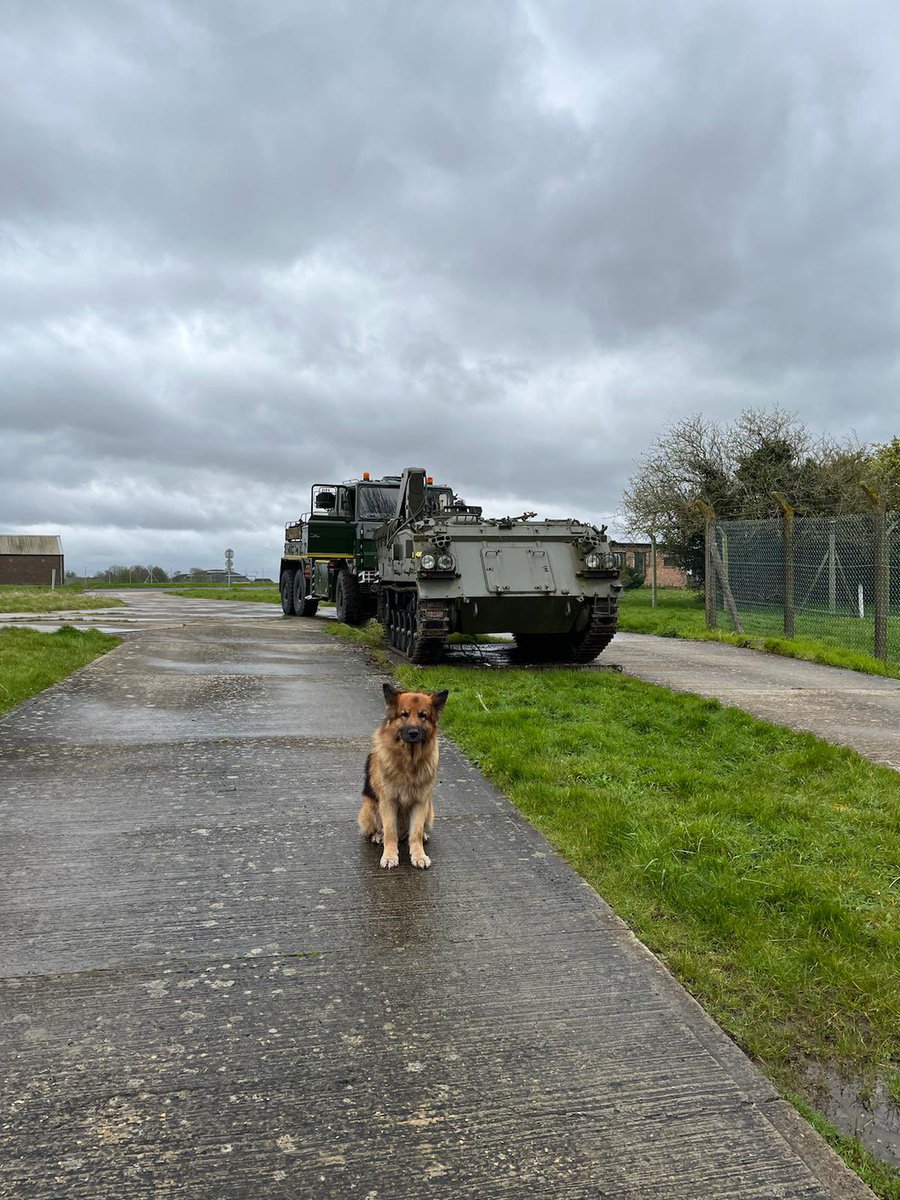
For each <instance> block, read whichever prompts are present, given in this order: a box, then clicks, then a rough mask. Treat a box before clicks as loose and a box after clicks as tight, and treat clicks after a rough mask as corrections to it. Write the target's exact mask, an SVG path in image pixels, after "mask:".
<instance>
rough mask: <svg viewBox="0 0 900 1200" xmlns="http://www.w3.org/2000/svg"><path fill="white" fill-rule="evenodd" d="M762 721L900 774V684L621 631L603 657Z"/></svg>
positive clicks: (628, 670)
mask: <svg viewBox="0 0 900 1200" xmlns="http://www.w3.org/2000/svg"><path fill="white" fill-rule="evenodd" d="M597 662H598V664H600V665H603V666H612V665H615V666H618V667H620V668H621V669H622V670H623V671H624V672H625V673H626V674H628V675H634V676H636V677H637V678H638V679H645V680H647V681H648V682H650V683H659V684H662V685H663V686H665V687H669V688H675V689H676V690H677V691H681V692H696V693H698V694H699V695H701V696H711V697H714V698H715V699H717V700H721V701H722V703H723V704H730V705H734V707H736V708H743V709H744V710H745V711H746V712H749V713H752V714H753V715H754V716H755V717H761V718H762V719H763V720H766V721H772V722H773V723H774V724H776V725H786V726H787V727H788V728H789V729H799V730H808V731H809V732H810V733H815V734H818V736H819V737H822V738H825V739H826V740H827V741H829V742H834V743H836V744H837V745H839V746H850V747H851V748H852V749H854V750H858V751H859V753H860V754H864V755H865V756H866V757H867V758H870V759H872V761H873V762H877V763H882V764H884V765H885V766H888V767H893V768H894V769H895V770H900V679H884V678H881V677H880V676H877V675H863V674H861V673H860V672H859V671H845V670H841V669H839V668H837V667H820V666H818V665H817V664H816V663H808V662H800V661H799V660H797V659H794V658H779V657H778V656H777V655H774V654H761V653H760V652H759V651H756V650H742V649H740V648H739V647H737V646H728V645H725V644H724V643H722V642H688V641H682V640H680V639H678V638H660V637H650V636H648V635H646V634H639V633H617V634H616V637H615V639H614V641H613V643H612V645H610V646H609V647H608V648H607V649H606V650H605V651H604V653H603V654H602V655H601V656H600V658H599V659H598V660H597Z"/></svg>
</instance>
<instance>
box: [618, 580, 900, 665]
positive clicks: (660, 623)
mask: <svg viewBox="0 0 900 1200" xmlns="http://www.w3.org/2000/svg"><path fill="white" fill-rule="evenodd" d="M657 601H658V603H657V606H656V608H651V606H650V589H649V588H631V589H629V590H628V591H627V592H623V594H622V597H621V599H620V601H619V628H620V629H621V630H623V631H624V632H626V633H652V634H655V635H656V636H657V637H680V638H690V639H692V640H694V641H701V642H726V643H728V644H729V645H731V646H743V647H745V648H746V649H748V650H762V651H764V652H765V653H768V654H779V655H781V656H782V657H784V658H799V659H803V660H804V661H806V662H815V663H821V664H822V665H824V666H829V667H846V668H847V669H848V670H851V671H862V672H863V673H865V674H867V675H883V676H886V677H887V678H891V679H900V662H896V661H895V662H883V661H882V660H881V659H880V658H875V657H873V656H872V655H871V654H867V653H865V652H864V651H863V650H861V649H855V648H853V646H852V642H853V641H854V640H856V639H857V638H858V637H859V636H860V634H861V633H863V634H865V636H868V633H869V632H871V628H872V625H871V621H869V622H860V621H858V620H857V621H856V622H855V623H854V622H853V621H852V619H851V618H840V619H837V618H836V619H835V621H834V623H833V626H830V627H829V629H830V630H831V631H830V632H828V631H827V630H826V631H824V632H823V630H822V629H821V628H819V627H818V626H816V625H814V624H813V623H812V622H811V621H810V620H809V619H808V618H804V617H803V616H802V615H798V617H797V620H796V628H797V631H798V635H799V636H797V637H794V638H785V637H783V636H782V635H781V634H780V632H779V630H780V628H781V626H780V617H779V615H778V614H777V613H775V612H770V613H765V614H763V613H757V614H754V615H753V616H751V617H748V618H747V622H746V623H747V624H748V628H749V626H751V625H752V626H754V627H755V628H749V631H748V632H746V633H733V632H729V631H728V630H725V629H707V628H706V622H705V618H704V611H703V598H702V596H699V597H698V595H697V593H696V592H693V591H686V590H684V589H676V588H660V589H659V590H658V592H657ZM725 619H726V620H727V619H728V618H725ZM896 624H897V626H898V629H900V622H896ZM804 630H806V632H804ZM845 641H849V642H850V643H851V645H846V644H843V643H844V642H845ZM896 644H897V646H898V647H900V639H897V643H896Z"/></svg>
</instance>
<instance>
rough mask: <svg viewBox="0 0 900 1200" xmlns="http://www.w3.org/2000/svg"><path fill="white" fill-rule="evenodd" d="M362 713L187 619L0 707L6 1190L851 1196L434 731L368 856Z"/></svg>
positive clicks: (705, 1022) (752, 1074) (658, 970)
mask: <svg viewBox="0 0 900 1200" xmlns="http://www.w3.org/2000/svg"><path fill="white" fill-rule="evenodd" d="M219 612H220V610H219V609H218V607H217V608H216V610H215V613H216V614H218V613H219ZM250 668H252V670H251V669H250ZM451 703H452V697H451ZM381 713H382V703H381V680H380V677H378V676H377V675H376V674H375V673H374V672H373V671H372V669H371V668H370V667H369V666H368V665H367V662H366V659H365V657H364V655H363V654H362V653H360V652H359V651H356V650H353V649H351V648H349V647H347V646H345V645H344V644H342V643H340V642H337V641H335V640H334V639H332V638H330V637H328V636H327V634H325V633H324V632H323V629H322V625H321V623H320V622H318V621H302V620H298V621H285V620H282V619H280V618H278V619H274V620H273V619H272V618H271V617H269V616H266V617H264V618H263V619H246V618H244V617H243V616H241V617H239V618H237V619H235V620H231V621H228V620H224V619H221V618H220V617H219V616H216V615H215V614H213V615H209V614H208V613H207V615H206V616H205V619H203V620H200V619H198V620H197V621H196V622H193V623H186V624H183V625H180V624H177V625H171V626H168V627H165V626H157V627H152V626H148V627H146V628H144V629H143V630H142V631H141V632H139V633H136V634H135V635H134V636H133V637H131V638H129V639H128V640H127V641H126V642H125V643H124V644H123V645H122V646H120V647H119V648H118V649H116V650H115V651H113V652H112V653H111V654H110V655H108V656H106V657H105V658H103V659H100V660H97V661H96V662H94V663H93V664H91V665H90V666H89V667H87V668H85V669H84V670H83V671H81V672H79V673H77V674H76V675H74V676H72V677H70V678H69V679H68V680H66V681H64V682H63V683H62V684H60V685H58V686H57V687H55V688H53V689H51V690H50V691H49V692H46V693H43V694H42V695H40V696H38V697H36V698H35V699H34V700H32V701H30V702H29V703H27V704H25V705H23V706H21V707H20V708H18V709H16V710H14V711H13V712H11V713H10V714H8V715H7V716H6V717H5V718H4V719H3V720H2V721H0V817H2V822H3V829H4V835H5V836H4V838H3V840H2V842H0V895H2V901H0V945H2V947H3V951H2V970H0V1092H2V1114H3V1115H2V1117H0V1195H3V1196H4V1197H5V1196H9V1197H16V1198H18V1197H22V1198H32V1197H34V1198H37V1197H40V1198H44V1197H61V1196H65V1197H76V1198H77V1197H85V1198H87V1197H90V1198H92V1200H93V1198H98V1197H110V1198H112V1197H116V1198H117V1200H118V1198H119V1197H122V1196H128V1197H137V1196H148V1197H150V1196H152V1197H169V1196H171V1197H216V1198H226V1197H234V1198H241V1200H245V1198H246V1197H254V1198H256V1197H288V1196H290V1197H296V1196H303V1197H326V1196H327V1197H338V1196H341V1197H343V1196H349V1197H362V1198H365V1200H377V1198H382V1197H413V1198H415V1197H425V1196H433V1195H442V1196H448V1197H473V1198H474V1197H495V1196H496V1197H501V1196H508V1197H525V1196H531V1195H533V1194H535V1193H538V1192H542V1193H544V1194H546V1195H548V1196H553V1197H567V1198H568V1197H571V1198H575V1197H579V1198H580V1197H584V1198H587V1197H591V1198H595V1200H596V1198H603V1197H609V1198H610V1200H612V1198H616V1200H631V1198H634V1200H637V1198H641V1200H645V1198H649V1197H661V1196H665V1197H667V1198H674V1200H679V1198H684V1200H697V1198H699V1197H709V1198H711V1200H715V1198H718V1197H734V1198H750V1197H754V1198H759V1200H764V1198H765V1200H769V1198H775V1197H784V1198H787V1197H792V1198H801V1197H802V1198H809V1200H813V1198H815V1200H820V1198H824V1197H863V1196H869V1195H870V1193H869V1192H868V1191H867V1189H865V1188H864V1187H863V1185H862V1184H861V1183H860V1182H859V1181H858V1180H857V1179H856V1177H855V1176H853V1175H851V1174H850V1173H849V1172H848V1171H847V1170H846V1169H845V1168H844V1167H843V1165H842V1164H841V1163H840V1162H839V1160H838V1159H837V1158H836V1157H835V1156H834V1155H832V1153H831V1152H830V1150H829V1149H828V1148H827V1146H825V1144H824V1143H823V1142H822V1141H821V1140H820V1139H819V1138H818V1136H817V1135H815V1134H814V1133H813V1132H812V1131H811V1130H810V1129H809V1127H808V1126H806V1124H805V1123H804V1122H803V1121H801V1120H800V1118H799V1117H798V1116H797V1115H796V1114H795V1113H794V1110H793V1109H792V1108H791V1107H790V1106H789V1105H788V1104H786V1103H785V1102H783V1101H781V1100H780V1099H779V1098H778V1097H777V1095H776V1094H775V1092H774V1091H773V1089H772V1088H771V1086H770V1085H769V1084H768V1083H767V1082H766V1080H765V1079H764V1078H763V1077H762V1076H761V1075H760V1074H759V1073H758V1072H757V1071H756V1070H755V1069H754V1068H753V1067H752V1065H751V1064H750V1063H749V1062H748V1061H747V1060H746V1059H745V1058H744V1056H743V1055H742V1054H740V1053H739V1051H738V1050H737V1049H736V1048H735V1047H734V1046H733V1045H732V1043H731V1042H730V1041H729V1040H728V1038H726V1037H725V1036H724V1034H722V1033H721V1031H720V1030H719V1029H718V1028H717V1027H716V1026H715V1025H714V1024H713V1023H712V1022H711V1021H710V1020H709V1018H708V1017H707V1016H706V1015H705V1014H704V1013H703V1012H702V1010H701V1009H700V1008H699V1007H698V1006H697V1005H696V1004H695V1003H694V1002H693V1001H692V1000H691V999H690V998H689V997H688V996H687V994H686V993H685V992H684V991H682V989H681V988H680V987H678V985H677V984H675V982H674V981H673V980H672V979H671V977H670V976H669V975H668V974H667V972H666V971H665V970H664V969H663V968H662V967H661V966H660V964H659V963H658V962H657V961H656V960H655V959H654V958H653V957H652V956H651V955H650V954H649V953H648V952H647V951H646V950H645V949H644V947H643V946H642V945H641V944H640V943H639V942H637V940H636V939H635V938H634V937H633V935H632V934H631V933H630V932H629V931H628V929H627V928H626V927H625V926H624V925H623V924H622V923H621V922H620V921H619V920H618V919H617V918H616V917H615V916H614V914H613V913H612V912H611V911H610V910H609V908H608V907H607V906H606V905H605V904H604V903H603V901H602V900H601V899H600V898H599V897H598V896H597V895H596V894H595V893H594V892H593V891H592V889H590V888H589V887H588V886H587V885H586V884H585V883H584V882H583V881H582V880H581V879H580V878H579V877H578V876H577V875H576V874H575V873H574V872H573V871H572V870H570V869H569V868H568V867H567V866H566V865H565V864H564V863H563V862H562V861H561V860H560V859H559V858H558V857H557V856H556V855H555V854H554V853H553V852H552V850H551V849H550V847H549V845H548V844H547V842H546V841H545V840H544V838H543V837H542V836H541V835H540V834H539V833H537V832H536V831H535V830H534V829H532V828H531V827H530V826H529V825H528V824H527V823H526V822H525V821H524V820H523V819H522V818H521V817H520V816H519V815H518V814H517V812H516V811H515V810H514V809H513V808H512V806H511V805H510V804H509V803H508V802H507V801H506V800H505V799H504V798H503V797H502V796H501V795H499V794H498V793H497V792H496V791H495V790H494V789H493V788H492V787H490V786H489V785H488V784H487V783H486V781H485V780H484V779H483V777H482V776H481V775H480V773H479V772H478V771H477V770H475V769H474V768H473V767H472V766H471V765H470V764H468V763H467V762H466V761H465V760H464V759H463V758H462V757H461V755H459V753H458V752H456V751H455V749H454V748H453V747H452V745H450V744H449V743H445V746H444V752H443V756H442V765H441V778H440V785H439V789H438V795H437V812H438V820H437V823H436V826H435V830H434V835H433V839H432V842H431V844H430V848H429V852H430V853H431V855H432V859H433V863H434V865H433V866H432V868H431V869H430V870H429V871H427V872H420V871H415V870H413V869H412V868H411V867H410V865H409V862H408V859H406V858H405V855H404V856H402V857H401V866H400V868H399V869H398V870H396V871H391V872H386V871H382V870H381V869H380V867H379V865H378V859H379V851H378V849H377V848H376V847H373V846H369V845H366V844H364V843H363V842H362V841H361V839H360V838H359V837H358V834H357V831H356V826H355V820H354V817H355V811H356V807H357V805H358V797H359V788H360V783H361V773H362V764H363V760H364V756H365V753H366V750H367V746H368V739H369V734H370V732H371V730H372V728H373V727H374V726H375V724H376V723H377V721H378V720H379V719H380V717H381Z"/></svg>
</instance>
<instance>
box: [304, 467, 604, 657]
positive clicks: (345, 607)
mask: <svg viewBox="0 0 900 1200" xmlns="http://www.w3.org/2000/svg"><path fill="white" fill-rule="evenodd" d="M534 516H535V514H534V513H524V514H523V515H522V516H520V517H499V518H488V517H484V516H483V515H482V510H481V509H480V508H478V507H475V506H472V505H468V504H466V503H465V502H464V501H462V500H460V499H459V497H457V496H456V495H454V493H453V491H452V489H451V488H449V487H445V486H440V485H438V486H436V485H435V484H434V483H433V481H432V480H431V479H430V478H428V477H427V476H426V474H425V471H424V470H423V469H422V468H419V467H408V468H407V469H406V470H405V471H404V472H403V475H402V476H386V477H384V478H382V479H377V480H370V479H367V478H365V477H364V478H363V479H361V480H353V481H351V482H349V483H344V484H340V485H323V484H317V485H316V486H315V487H313V489H312V503H311V509H310V513H309V515H308V516H305V517H303V518H301V519H300V520H298V521H295V522H293V523H291V524H290V525H288V526H287V527H286V531H285V553H284V557H283V558H282V560H281V596H282V607H283V609H284V612H285V613H286V614H287V615H292V614H298V615H301V616H312V615H313V614H314V613H315V611H316V609H317V607H318V604H319V601H320V600H325V599H333V600H334V601H335V605H336V608H337V616H338V618H339V619H340V620H342V621H346V622H347V623H348V624H351V625H356V624H360V623H361V622H362V621H364V620H366V619H367V618H369V617H371V616H377V617H378V619H379V620H380V621H381V622H382V624H383V625H384V627H385V630H386V632H387V636H388V640H389V641H390V644H391V645H392V646H393V647H394V648H395V649H396V650H399V651H400V652H401V653H402V654H404V655H406V656H407V657H408V658H410V659H411V660H412V661H413V662H432V661H434V660H435V659H436V658H437V657H439V656H440V654H441V651H442V649H443V646H444V643H445V642H446V640H447V638H448V636H449V635H450V634H451V633H462V634H480V633H512V634H513V635H514V637H515V643H516V655H517V657H518V658H520V659H521V660H523V661H562V662H590V661H591V660H592V659H594V658H596V656H597V655H598V654H599V653H600V651H601V650H603V648H604V647H605V646H606V645H607V644H608V643H609V642H610V641H611V639H612V637H613V635H614V633H615V631H616V620H617V612H618V597H619V593H620V592H621V590H622V585H621V583H620V581H619V572H618V566H617V562H616V559H615V557H614V556H613V554H612V552H611V549H610V545H609V541H608V539H607V537H606V529H605V527H603V528H601V529H597V528H596V527H595V526H594V525H588V524H585V523H584V522H582V521H575V520H563V521H559V520H556V521H537V520H534Z"/></svg>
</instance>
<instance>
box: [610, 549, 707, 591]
mask: <svg viewBox="0 0 900 1200" xmlns="http://www.w3.org/2000/svg"><path fill="white" fill-rule="evenodd" d="M610 545H611V546H612V552H613V554H615V556H616V558H617V559H618V561H619V567H620V568H622V567H633V568H634V570H635V571H638V572H640V574H642V575H643V576H644V587H649V586H650V578H651V573H650V567H651V559H650V554H651V551H652V547H651V545H650V543H649V542H611V543H610ZM656 586H657V587H661V588H686V587H687V586H688V577H687V574H686V573H685V572H684V571H683V570H682V569H681V567H677V566H676V565H675V560H674V559H673V558H672V556H671V555H670V554H667V553H666V549H665V547H664V546H657V547H656Z"/></svg>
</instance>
